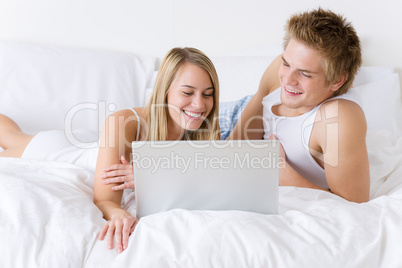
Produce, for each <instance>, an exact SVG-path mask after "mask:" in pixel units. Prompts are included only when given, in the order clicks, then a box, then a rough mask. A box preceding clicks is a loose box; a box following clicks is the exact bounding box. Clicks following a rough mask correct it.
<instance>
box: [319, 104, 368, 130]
mask: <svg viewBox="0 0 402 268" xmlns="http://www.w3.org/2000/svg"><path fill="white" fill-rule="evenodd" d="M319 114H320V115H321V118H320V121H321V122H326V123H327V124H328V123H338V124H339V128H340V129H339V130H340V131H341V132H349V133H352V132H355V133H356V134H357V133H361V134H364V135H365V133H366V129H367V123H366V117H365V115H364V112H363V110H362V108H361V107H360V106H359V105H358V104H357V103H355V102H353V101H351V100H347V99H334V100H330V101H327V102H326V103H324V104H323V105H322V106H321V107H320V111H319ZM356 131H357V132H356Z"/></svg>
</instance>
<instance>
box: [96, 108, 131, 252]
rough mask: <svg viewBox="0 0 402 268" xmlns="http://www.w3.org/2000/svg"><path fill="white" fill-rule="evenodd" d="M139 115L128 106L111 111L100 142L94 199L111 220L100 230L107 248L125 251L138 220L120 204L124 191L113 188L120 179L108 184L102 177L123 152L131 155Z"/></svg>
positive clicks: (118, 161) (100, 236) (128, 156)
mask: <svg viewBox="0 0 402 268" xmlns="http://www.w3.org/2000/svg"><path fill="white" fill-rule="evenodd" d="M137 123H138V122H137V119H136V118H135V116H134V115H133V114H132V112H131V111H129V110H123V111H118V112H116V113H114V114H112V115H110V116H109V117H108V118H107V119H106V121H105V124H104V127H103V130H102V134H101V139H100V142H99V153H98V159H97V164H96V170H95V184H94V203H95V204H96V205H97V206H98V208H99V209H100V210H101V211H102V213H103V216H104V218H105V219H106V220H108V223H107V224H106V225H105V227H104V228H103V229H102V231H101V232H100V234H99V239H100V240H102V239H103V238H104V237H105V235H106V237H107V245H108V248H110V249H111V248H113V237H114V241H115V246H116V250H117V251H118V252H121V251H123V250H124V249H125V248H126V247H127V245H128V237H129V235H130V234H131V233H132V231H133V230H134V228H135V225H136V223H137V219H136V218H135V217H133V216H132V215H130V214H129V213H128V212H127V211H125V210H124V209H122V208H121V198H122V194H123V192H122V191H112V190H111V188H112V187H116V186H118V185H119V184H120V183H117V184H116V183H114V184H105V183H104V182H103V180H102V178H101V176H102V174H103V173H104V169H105V168H107V167H109V166H112V165H116V164H120V156H121V155H124V156H125V158H126V159H130V154H131V141H133V140H134V139H135V137H136V131H137Z"/></svg>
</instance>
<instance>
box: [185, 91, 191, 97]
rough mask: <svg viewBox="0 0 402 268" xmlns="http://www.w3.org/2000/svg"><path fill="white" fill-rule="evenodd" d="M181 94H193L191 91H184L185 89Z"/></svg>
mask: <svg viewBox="0 0 402 268" xmlns="http://www.w3.org/2000/svg"><path fill="white" fill-rule="evenodd" d="M183 94H184V95H186V96H191V94H193V93H191V92H186V91H183Z"/></svg>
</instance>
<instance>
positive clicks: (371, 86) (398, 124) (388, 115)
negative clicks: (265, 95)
mask: <svg viewBox="0 0 402 268" xmlns="http://www.w3.org/2000/svg"><path fill="white" fill-rule="evenodd" d="M344 96H345V97H347V98H349V99H352V100H354V101H355V102H356V103H358V104H359V105H360V107H361V108H362V109H363V111H364V113H365V116H366V120H367V129H368V130H374V131H375V130H386V131H389V132H391V133H393V134H394V135H396V136H397V137H398V136H402V101H401V88H400V83H399V76H398V74H396V73H394V74H391V75H388V76H385V77H383V78H380V79H378V80H376V81H374V82H371V83H367V84H363V85H360V86H356V87H354V88H351V89H350V90H349V91H348V92H347V93H346V94H344Z"/></svg>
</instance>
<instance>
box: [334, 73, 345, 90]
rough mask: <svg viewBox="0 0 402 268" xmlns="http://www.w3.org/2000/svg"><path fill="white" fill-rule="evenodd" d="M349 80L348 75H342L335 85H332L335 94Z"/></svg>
mask: <svg viewBox="0 0 402 268" xmlns="http://www.w3.org/2000/svg"><path fill="white" fill-rule="evenodd" d="M347 79H348V75H347V74H344V75H341V76H340V77H339V78H338V79H337V80H336V81H335V82H334V83H332V86H331V90H332V91H334V92H335V91H337V90H338V89H339V88H340V87H341V86H342V85H343V84H344V83H345V82H346V80H347Z"/></svg>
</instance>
